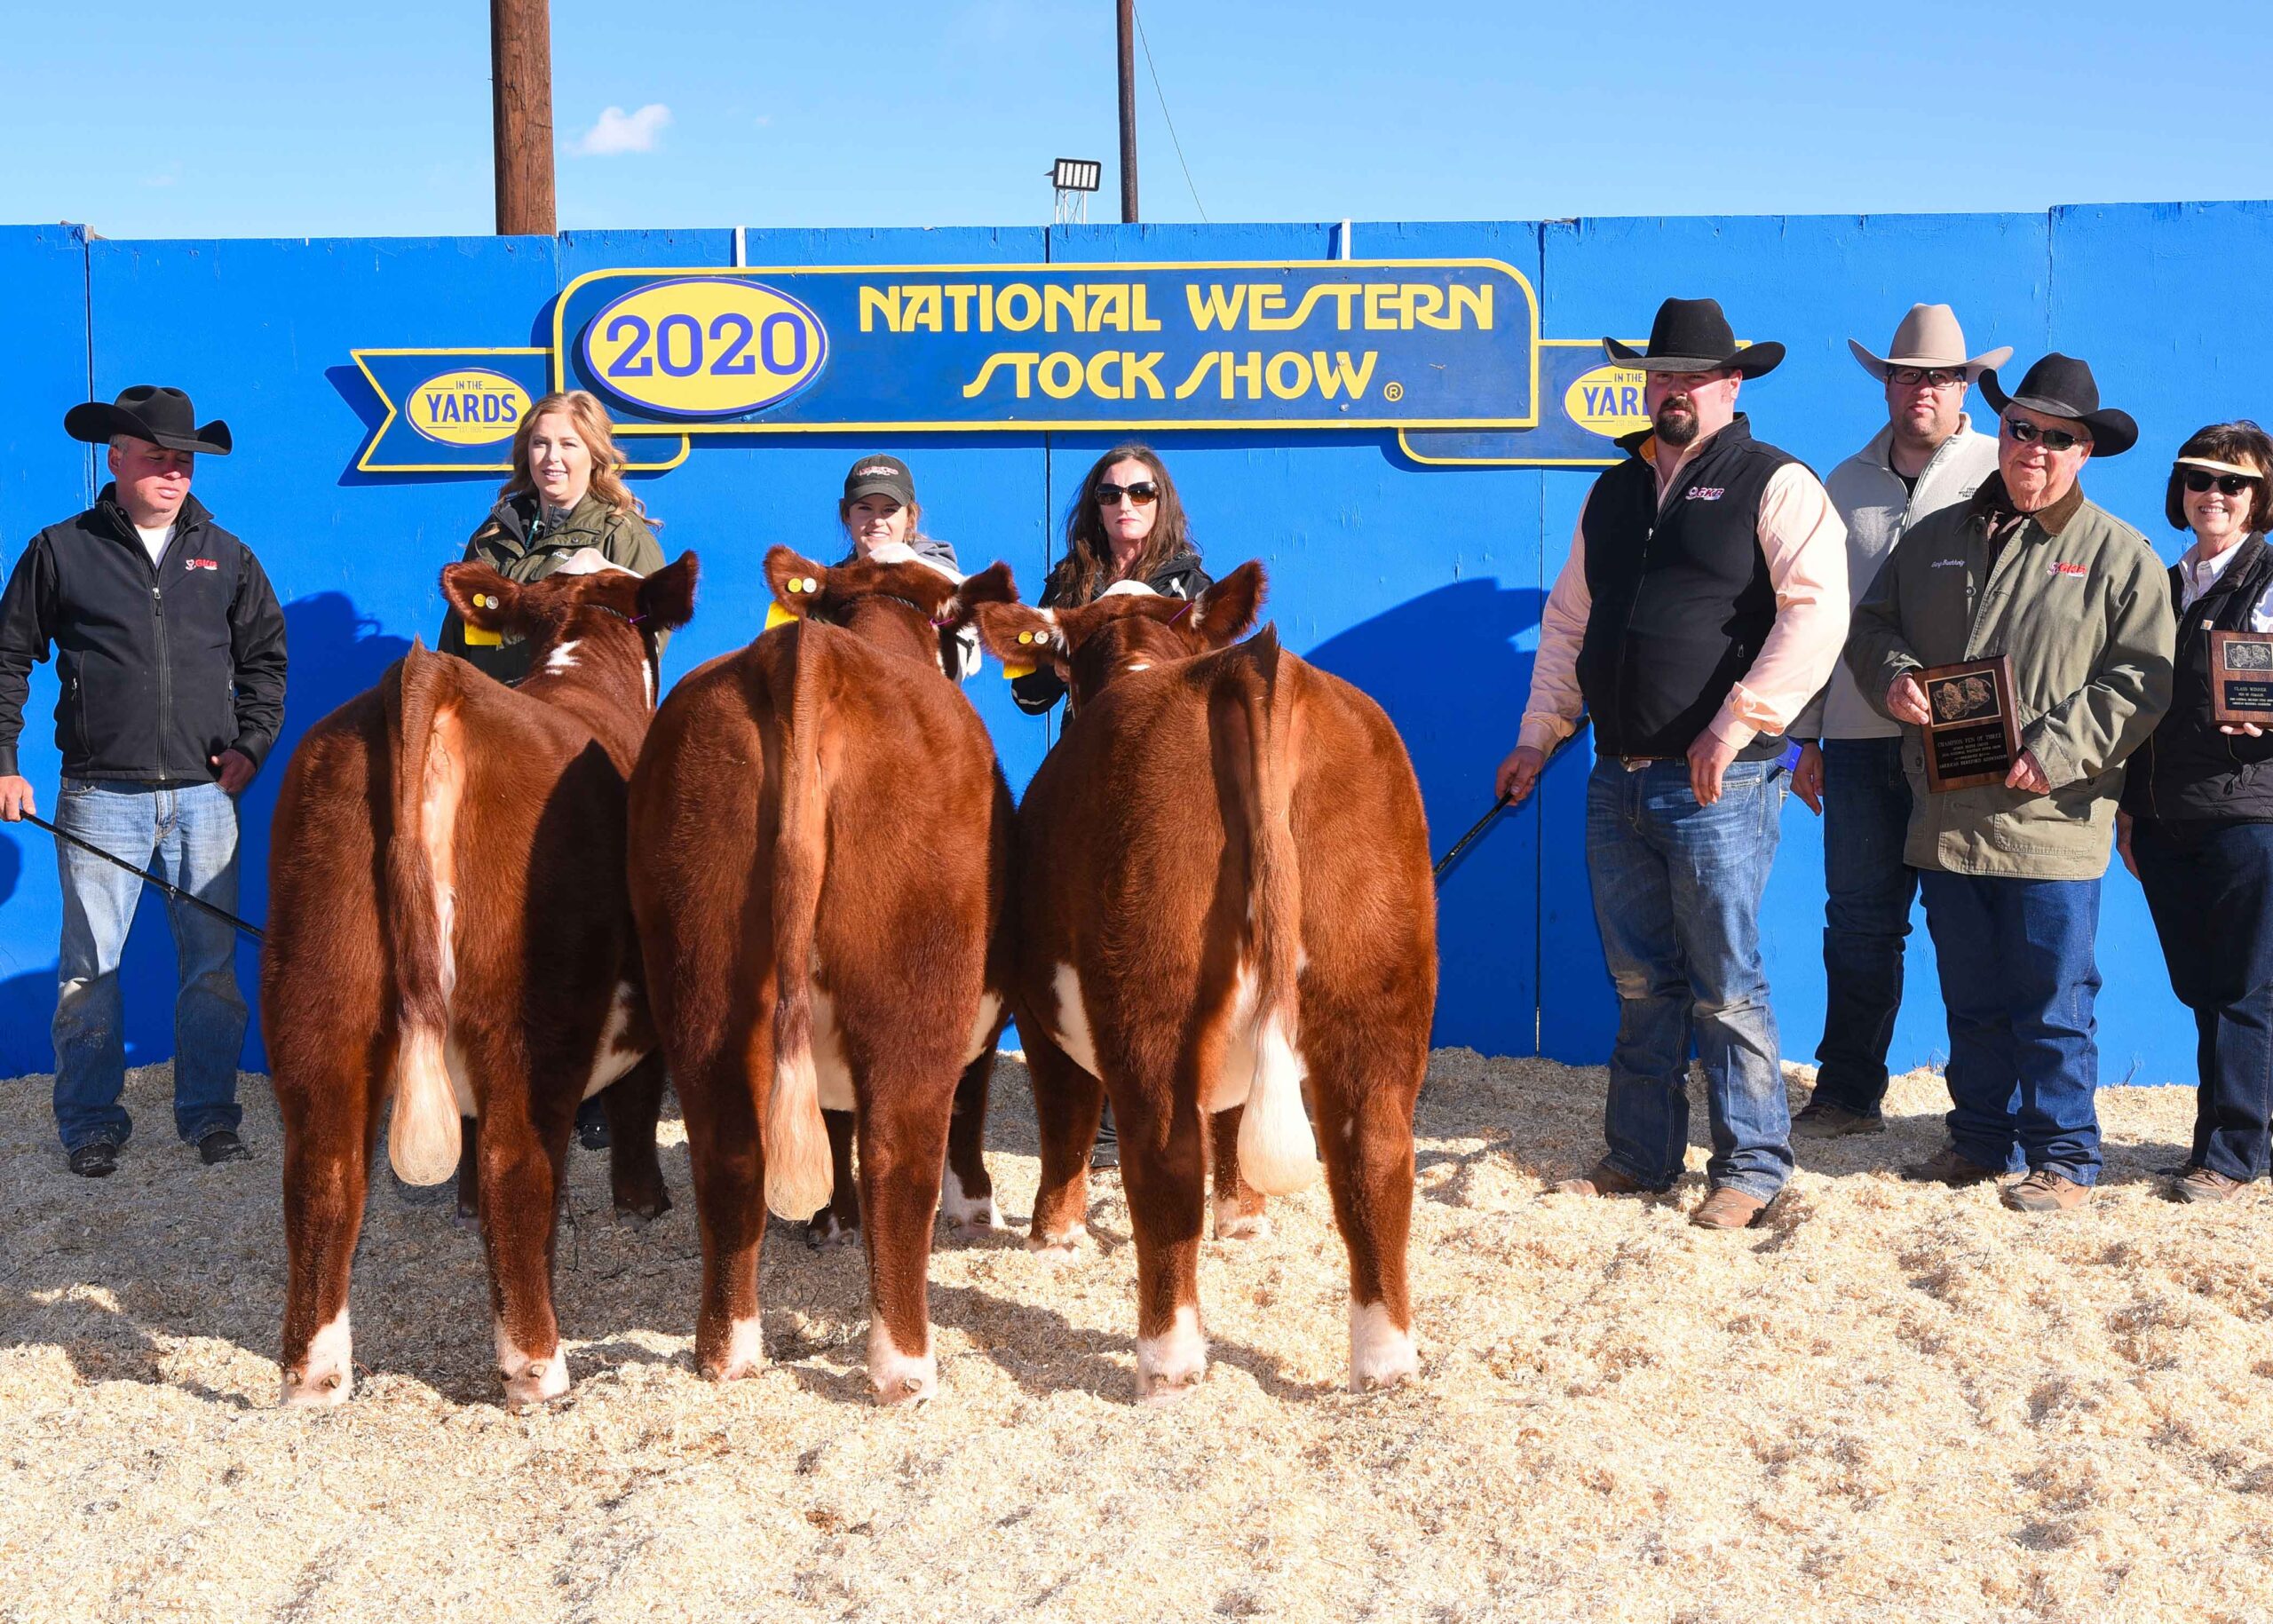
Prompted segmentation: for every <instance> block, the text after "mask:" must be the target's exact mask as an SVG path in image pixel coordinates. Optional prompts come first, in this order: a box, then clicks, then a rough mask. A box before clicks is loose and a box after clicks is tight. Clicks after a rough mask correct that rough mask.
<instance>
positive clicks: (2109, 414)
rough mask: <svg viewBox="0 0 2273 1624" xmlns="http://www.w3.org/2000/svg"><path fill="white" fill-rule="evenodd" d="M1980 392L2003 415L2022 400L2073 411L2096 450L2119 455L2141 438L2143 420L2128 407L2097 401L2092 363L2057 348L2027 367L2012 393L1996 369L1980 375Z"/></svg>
mask: <svg viewBox="0 0 2273 1624" xmlns="http://www.w3.org/2000/svg"><path fill="white" fill-rule="evenodd" d="M1981 398H1982V399H1983V400H1986V401H1988V402H1989V404H1990V405H1991V406H1992V407H1993V408H1996V411H1997V415H1998V416H2004V411H2005V408H2007V407H2008V406H2024V407H2026V408H2028V409H2029V410H2031V411H2032V412H2041V413H2043V414H2044V415H2045V416H2047V417H2072V418H2074V419H2075V420H2076V421H2077V422H2079V423H2080V424H2083V425H2084V426H2085V427H2086V428H2087V429H2089V430H2090V431H2091V432H2092V455H2093V456H2121V455H2122V454H2123V453H2124V452H2126V451H2128V450H2129V449H2131V448H2132V447H2133V446H2134V445H2136V444H2138V443H2139V425H2138V424H2135V423H2134V422H2133V421H2132V420H2131V414H2130V413H2128V412H2119V411H2117V410H2116V409H2115V408H2113V407H2111V406H2108V407H2103V406H2102V405H2100V403H2099V384H2096V383H2095V382H2094V381H2093V378H2092V369H2091V368H2090V367H2089V366H2087V365H2086V364H2085V363H2084V362H2083V361H2081V360H2078V359H2077V358H2076V357H2074V356H2072V355H2063V354H2061V353H2060V352H2059V351H2057V350H2055V351H2053V352H2052V353H2051V354H2049V355H2047V356H2046V357H2045V358H2044V359H2043V360H2040V361H2039V362H2037V363H2036V365H2034V366H2033V367H2031V368H2029V369H2028V376H2026V377H2024V378H2023V379H2022V380H2021V386H2020V387H2019V388H2018V389H2017V390H2016V391H2014V392H2012V393H2011V394H2009V395H2008V394H2007V393H2006V392H2005V391H2004V389H2003V387H2002V386H2001V385H2000V384H1999V383H1998V382H1997V375H1996V373H1995V372H1994V371H1989V372H1984V373H1983V374H1982V375H1981Z"/></svg>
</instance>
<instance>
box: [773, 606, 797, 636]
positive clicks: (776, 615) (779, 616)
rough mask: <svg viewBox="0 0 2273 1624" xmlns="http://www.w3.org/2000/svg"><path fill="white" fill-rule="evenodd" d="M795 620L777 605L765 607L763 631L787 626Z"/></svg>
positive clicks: (792, 615) (793, 616)
mask: <svg viewBox="0 0 2273 1624" xmlns="http://www.w3.org/2000/svg"><path fill="white" fill-rule="evenodd" d="M796 618H797V617H796V615H794V614H790V613H789V612H788V610H787V609H785V608H783V607H782V606H780V604H778V603H772V604H768V605H766V606H765V629H766V630H768V631H771V630H773V629H774V628H775V627H776V626H787V625H788V623H789V622H791V621H794V620H796Z"/></svg>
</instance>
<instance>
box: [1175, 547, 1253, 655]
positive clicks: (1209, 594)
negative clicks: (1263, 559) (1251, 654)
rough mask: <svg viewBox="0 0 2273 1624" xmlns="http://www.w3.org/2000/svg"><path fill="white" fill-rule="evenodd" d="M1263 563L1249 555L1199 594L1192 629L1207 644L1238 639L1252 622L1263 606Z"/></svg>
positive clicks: (1218, 644) (1214, 645)
mask: <svg viewBox="0 0 2273 1624" xmlns="http://www.w3.org/2000/svg"><path fill="white" fill-rule="evenodd" d="M1263 590H1264V589H1263V566H1262V565H1260V564H1258V563H1256V562H1255V560H1254V559H1252V558H1250V559H1248V560H1247V562H1246V563H1244V564H1242V565H1240V566H1239V567H1238V568H1237V569H1235V570H1233V571H1232V573H1231V574H1228V575H1226V576H1224V578H1223V579H1222V580H1221V581H1218V582H1216V584H1215V585H1214V586H1211V587H1209V588H1208V590H1206V591H1204V592H1202V593H1200V597H1199V598H1198V599H1197V600H1196V601H1195V602H1194V604H1193V606H1192V630H1194V631H1196V632H1198V633H1199V634H1200V636H1201V637H1202V638H1205V639H1207V642H1208V646H1209V647H1210V648H1223V647H1226V646H1229V645H1231V644H1233V643H1236V642H1238V641H1239V639H1240V638H1243V637H1245V636H1246V635H1247V630H1248V628H1250V627H1252V626H1253V625H1254V624H1255V615H1256V614H1257V613H1258V612H1259V611H1260V610H1261V609H1262V607H1263Z"/></svg>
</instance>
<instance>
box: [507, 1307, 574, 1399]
mask: <svg viewBox="0 0 2273 1624" xmlns="http://www.w3.org/2000/svg"><path fill="white" fill-rule="evenodd" d="M491 1328H492V1330H493V1331H495V1335H496V1339H497V1374H498V1375H499V1376H500V1377H502V1378H503V1381H504V1383H505V1407H506V1408H507V1409H509V1410H518V1409H519V1408H521V1407H522V1406H525V1405H531V1404H543V1402H544V1401H545V1400H547V1399H548V1398H558V1397H560V1395H561V1394H563V1393H565V1392H566V1391H567V1390H568V1361H567V1360H566V1359H564V1358H563V1357H561V1353H560V1350H559V1349H558V1348H557V1347H556V1348H554V1349H553V1350H552V1351H551V1352H550V1353H548V1354H545V1355H543V1357H542V1358H539V1357H536V1356H534V1355H531V1354H527V1353H524V1352H522V1351H521V1350H520V1349H519V1348H518V1347H516V1346H514V1345H513V1339H512V1338H511V1336H509V1335H506V1334H505V1322H504V1321H503V1320H502V1319H500V1320H497V1321H495V1322H494V1323H493V1325H492V1327H491Z"/></svg>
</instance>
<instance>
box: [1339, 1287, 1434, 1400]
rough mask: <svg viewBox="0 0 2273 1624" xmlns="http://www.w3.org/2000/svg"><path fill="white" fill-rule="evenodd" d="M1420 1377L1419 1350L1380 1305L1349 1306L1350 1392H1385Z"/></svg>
mask: <svg viewBox="0 0 2273 1624" xmlns="http://www.w3.org/2000/svg"><path fill="white" fill-rule="evenodd" d="M1420 1374H1421V1350H1420V1349H1419V1348H1418V1347H1417V1346H1415V1345H1414V1341H1413V1333H1412V1332H1410V1331H1406V1330H1400V1329H1399V1328H1398V1326H1397V1324H1396V1323H1395V1322H1394V1321H1393V1320H1391V1319H1390V1317H1389V1310H1388V1309H1387V1308H1386V1307H1384V1306H1383V1305H1382V1304H1381V1303H1368V1304H1366V1305H1365V1306H1364V1307H1362V1308H1361V1307H1359V1306H1358V1304H1357V1303H1350V1391H1351V1392H1353V1393H1363V1392H1370V1391H1376V1390H1379V1391H1386V1390H1389V1389H1390V1388H1392V1387H1396V1386H1398V1384H1400V1383H1401V1382H1410V1381H1413V1380H1414V1379H1415V1378H1417V1377H1418V1376H1419V1375H1420Z"/></svg>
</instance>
